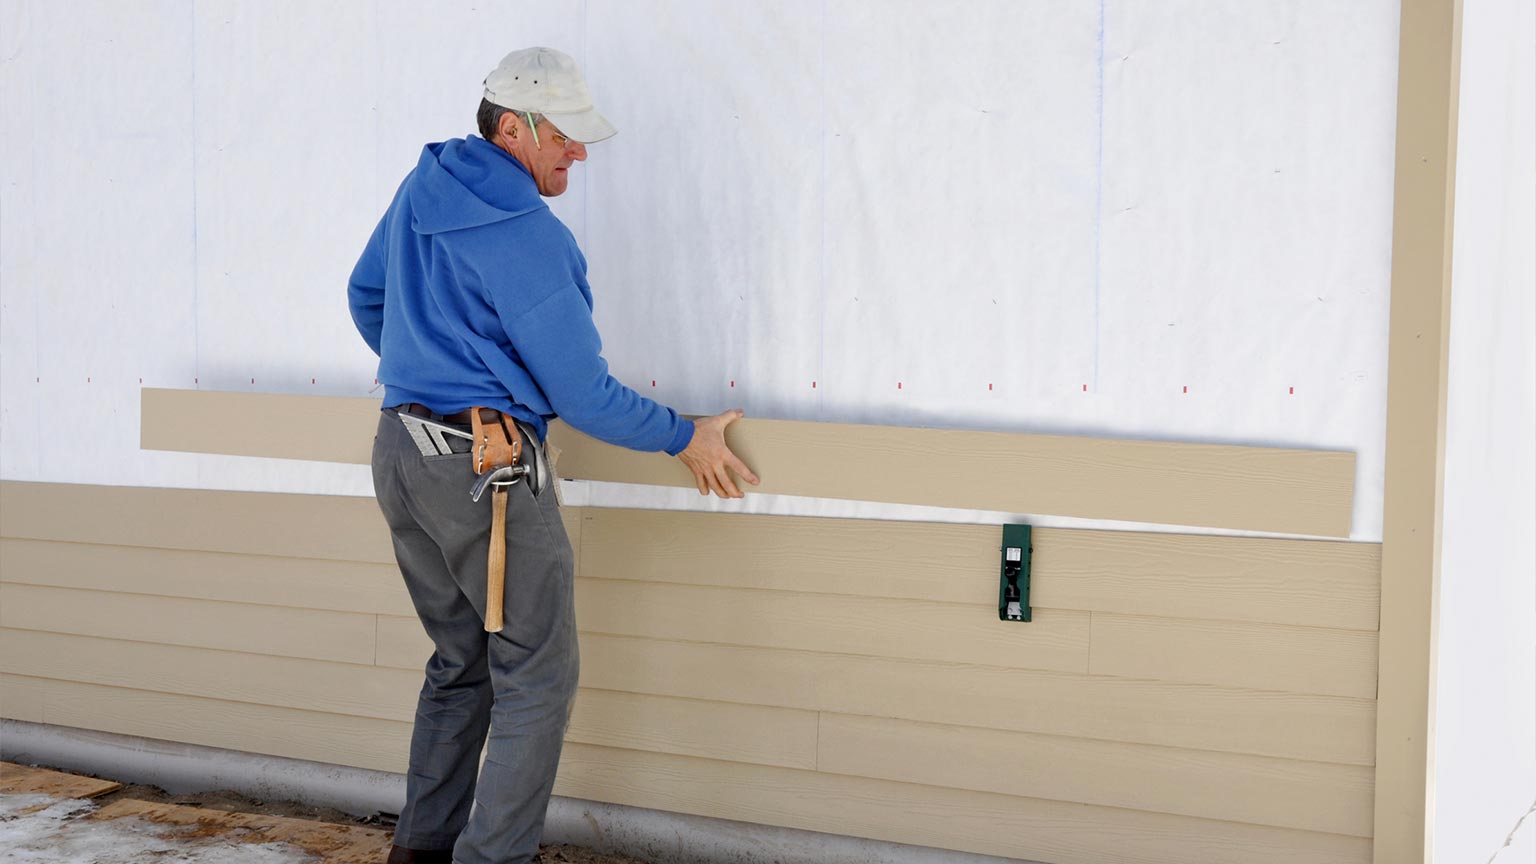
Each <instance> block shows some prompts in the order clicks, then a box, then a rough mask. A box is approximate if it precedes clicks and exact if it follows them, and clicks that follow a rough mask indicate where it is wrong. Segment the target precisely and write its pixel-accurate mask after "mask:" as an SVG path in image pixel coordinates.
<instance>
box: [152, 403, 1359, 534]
mask: <svg viewBox="0 0 1536 864" xmlns="http://www.w3.org/2000/svg"><path fill="white" fill-rule="evenodd" d="M237 406H244V407H237ZM378 407H379V405H378V402H377V400H374V399H358V398H344V397H318V396H287V395H277V394H255V393H215V392H210V391H203V390H179V391H178V390H155V389H148V388H147V389H145V390H144V394H143V416H144V420H143V430H142V438H141V446H143V447H146V448H154V449H174V450H185V451H192V452H200V453H228V454H237V455H256V456H278V457H283V458H302V459H321V460H326V461H347V462H360V463H366V462H368V461H369V453H370V450H371V447H372V436H373V431H374V429H375V427H376V425H377V422H378ZM230 413H239V414H243V415H247V416H262V417H265V418H267V420H268V423H266V424H264V425H265V426H272V427H280V428H283V429H287V430H291V431H288V432H286V433H284V434H281V435H266V434H257V433H254V432H253V433H248V434H243V435H230V434H227V433H226V432H225V431H224V430H222V427H220V430H219V431H218V432H217V434H214V433H212V432H210V431H209V429H210V427H209V425H208V424H205V423H200V422H197V421H198V420H200V419H203V418H206V417H210V416H227V415H228V414H230ZM316 422H320V423H325V424H327V425H328V427H329V430H331V431H328V433H327V434H325V435H313V434H309V435H305V434H301V432H300V430H303V431H305V432H312V430H313V428H314V425H315V423H316ZM730 434H731V441H732V447H733V449H735V450H736V452H737V453H739V454H741V455H742V456H743V458H744V459H746V461H747V463H748V464H750V465H753V466H754V467H755V468H756V470H757V472H758V473H759V474H760V475H761V476H762V477H763V478H764V479H763V485H762V486H761V487H758V489H757V491H759V492H762V493H769V494H784V495H808V496H813V497H819V498H849V499H857V500H864V501H888V502H893V503H906V504H925V505H936V506H940V507H963V508H967V509H985V510H999V511H1003V512H1010V513H1051V514H1055V515H1061V516H1083V517H1088V518H1095V519H1118V520H1128V521H1137V522H1164V523H1169V524H1176V525H1199V526H1208V527H1218V528H1241V529H1250V530H1258V531H1275V532H1283V533H1294V534H1317V535H1324V536H1334V537H1344V536H1348V535H1349V524H1350V516H1351V508H1352V499H1353V494H1354V464H1355V457H1354V454H1353V453H1341V452H1330V451H1322V450H1285V449H1278V448H1261V447H1236V446H1229V445H1219V444H1183V443H1172V442H1161V441H1128V440H1112V439H1104V438H1079V437H1069V436H1056V435H1020V434H1010V433H998V432H968V431H959V430H943V429H919V428H901V427H884V426H852V425H847V424H837V423H807V422H797V421H785V420H755V419H748V420H743V421H740V422H738V423H736V424H735V425H734V426H732V428H731V433H730ZM550 440H551V441H552V442H553V443H554V444H555V445H556V446H557V447H559V448H560V450H561V451H562V453H561V458H560V469H559V470H560V473H561V475H562V476H565V477H570V478H573V479H582V480H607V481H615V482H621V483H650V484H656V485H663V486H690V487H691V486H692V485H693V479H692V475H690V474H689V473H688V471H687V469H686V468H684V467H683V466H682V464H681V463H680V462H678V461H677V460H676V459H673V458H671V457H669V456H666V455H665V454H655V453H638V452H635V451H632V450H626V449H624V448H621V447H613V446H610V445H607V444H603V443H601V442H599V441H597V440H595V439H592V438H589V437H588V436H586V435H583V434H581V433H580V432H577V431H575V430H574V429H571V428H570V427H568V426H566V425H565V424H563V423H559V422H556V423H554V424H551V427H550ZM919 463H921V464H925V465H928V466H929V467H930V468H932V469H933V471H932V472H931V473H932V477H931V478H930V481H929V482H927V483H924V484H920V485H914V484H912V483H911V482H909V481H908V479H907V477H906V474H905V473H904V472H901V471H893V470H891V466H893V465H909V464H919Z"/></svg>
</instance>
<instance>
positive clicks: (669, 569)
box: [0, 481, 1380, 630]
mask: <svg viewBox="0 0 1536 864" xmlns="http://www.w3.org/2000/svg"><path fill="white" fill-rule="evenodd" d="M0 499H3V500H0V507H3V508H4V509H5V512H6V514H7V515H6V519H5V521H4V531H5V534H6V535H7V536H9V537H18V538H30V539H33V540H54V541H75V542H85V543H97V544H101V543H109V544H120V545H125V546H135V547H145V546H149V547H164V548H174V549H188V550H210V551H215V552H232V553H244V554H253V555H266V556H285V557H289V558H294V557H300V558H319V559H330V560H343V561H363V562H377V563H382V564H393V563H394V553H393V549H392V547H391V544H390V542H389V536H388V532H387V530H386V528H385V527H384V521H383V518H382V516H381V515H380V514H379V513H378V508H377V505H376V504H375V502H374V501H373V500H372V499H370V498H347V497H339V496H316V495H282V494H269V493H250V492H208V491H201V490H181V489H141V488H132V487H98V486H73V485H68V484H33V483H15V482H12V481H5V482H0ZM583 509H584V508H565V510H564V512H563V513H562V516H563V518H564V520H565V523H566V526H567V531H568V533H570V535H571V537H572V545H573V548H575V549H576V550H577V552H578V555H579V561H578V563H579V566H580V572H581V573H582V574H583V575H588V576H595V577H597V578H604V577H619V578H630V579H637V580H652V581H666V582H679V583H694V584H721V585H725V586H727V587H742V588H753V587H763V588H782V589H788V590H798V591H811V592H829V593H845V594H855V595H858V594H863V595H867V596H872V597H893V598H900V597H906V598H910V599H923V600H939V601H948V602H964V603H989V602H993V600H992V598H993V595H994V593H995V591H996V578H995V577H994V576H993V575H992V574H993V572H994V570H995V568H996V560H995V556H996V543H997V537H998V532H999V529H998V528H997V527H995V526H971V525H930V524H921V523H904V522H881V521H870V520H833V519H807V518H797V517H773V516H744V515H741V514H702V513H646V512H643V511H626V510H607V511H604V510H593V511H592V512H590V513H587V514H586V516H585V519H583V515H582V511H583ZM13 514H15V515H13ZM48 514H52V515H51V516H49V515H48ZM122 514H127V515H122ZM583 521H590V522H592V525H591V526H589V527H587V528H586V529H585V530H583V528H582V527H581V525H582V523H583ZM727 565H728V566H727ZM246 566H250V565H246ZM1379 567H1380V548H1379V547H1378V546H1376V545H1375V544H1361V543H1340V542H1326V541H1298V540H1274V539H1262V538H1246V537H1200V536H1194V535H1180V534H1147V533H1136V532H1113V531H1080V530H1070V529H1039V530H1038V531H1037V533H1036V537H1035V552H1034V569H1035V572H1036V574H1037V578H1036V580H1035V583H1034V585H1033V601H1034V603H1035V605H1037V606H1038V607H1041V608H1053V609H1080V610H1095V611H1106V612H1121V613H1126V614H1146V615H1160V616H1166V617H1187V618H1213V619H1225V620H1239V621H1249V620H1253V621H1264V622H1269V623H1279V624H1298V625H1310V626H1321V627H1335V628H1346V629H1365V630H1370V629H1375V626H1376V620H1377V609H1378V602H1379V596H1380V595H1379V581H1378V573H1379ZM397 596H398V595H397ZM380 611H386V610H380Z"/></svg>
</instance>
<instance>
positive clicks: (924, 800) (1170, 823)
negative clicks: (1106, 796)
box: [555, 744, 1370, 864]
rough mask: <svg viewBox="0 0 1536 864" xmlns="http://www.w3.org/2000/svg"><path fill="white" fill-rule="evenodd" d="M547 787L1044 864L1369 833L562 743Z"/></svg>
mask: <svg viewBox="0 0 1536 864" xmlns="http://www.w3.org/2000/svg"><path fill="white" fill-rule="evenodd" d="M555 793H556V794H558V795H566V796H570V797H573V798H584V799H588V800H594V801H606V802H611V803H615V804H627V805H630V806H636V807H647V808H651V809H660V810H670V811H673V812H678V813H691V814H695V815H699V816H712V817H716V818H722V819H734V820H741V821H747V822H756V823H759V824H764V825H782V826H786V827H790V828H800V829H805V830H809V831H823V832H828V833H833V834H844V835H852V836H856V837H870V838H874V839H879V840H888V841H892V842H896V843H910V844H914V845H920V846H932V847H938V848H943V849H958V850H962V851H967V852H976V853H981V854H986V855H1000V856H1006V857H1010V858H1021V859H1031V860H1039V861H1050V862H1053V864H1103V862H1106V861H1114V862H1117V864H1218V862H1219V864H1230V862H1236V861H1241V862H1244V864H1295V862H1297V861H1306V862H1308V864H1362V862H1365V861H1368V860H1369V859H1370V841H1369V840H1365V839H1363V838H1359V837H1347V836H1343V835H1337V834H1316V833H1308V832H1303V831H1293V830H1285V829H1279V828H1270V827H1265V826H1260V825H1243V824H1238V823H1232V822H1219V821H1214V820H1206V819H1193V818H1190V817H1185V816H1170V815H1166V814H1160V813H1142V812H1138V811H1134V810H1119V809H1110V808H1104V807H1095V806H1091V805H1085V804H1069V803H1062V802H1055V801H1042V800H1039V799H1031V798H1018V797H1011V796H1004V795H997V794H994V793H986V792H971V791H964V790H956V789H943V788H939V787H933V786H919V785H915V784H910V783H894V782H891V781H886V780H871V779H866V778H859V777H847V776H841V775H835V774H826V773H821V772H813V771H794V770H790V769H785V768H770V767H763V766H744V765H740V764H736V763H730V762H716V761H713V760H708V759H696V758H688V757H681V756H667V755H659V754H651V753H640V752H635V751H627V750H614V749H610V748H606V747H593V746H589V745H584V744H569V745H567V746H566V748H565V752H564V754H563V756H562V759H561V762H560V776H559V779H558V780H557V781H556V784H555Z"/></svg>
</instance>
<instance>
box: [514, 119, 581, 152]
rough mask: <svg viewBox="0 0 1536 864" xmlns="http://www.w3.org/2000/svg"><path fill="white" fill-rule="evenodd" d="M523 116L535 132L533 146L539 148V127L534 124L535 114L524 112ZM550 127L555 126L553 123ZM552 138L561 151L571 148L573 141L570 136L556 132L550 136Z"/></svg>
mask: <svg viewBox="0 0 1536 864" xmlns="http://www.w3.org/2000/svg"><path fill="white" fill-rule="evenodd" d="M523 116H524V117H525V118H527V120H528V128H529V129H530V130H531V131H532V132H533V146H534V147H538V146H539V127H538V125H537V124H535V123H534V122H533V114H532V113H529V112H524V113H523ZM549 125H551V126H553V125H555V124H553V123H551V124H549ZM550 138H551V140H552V141H553V142H554V143H555V144H558V145H560V149H561V150H564V149H565V148H567V147H569V146H571V139H570V138H569V137H568V136H565V135H561V134H560V133H559V132H555V133H554V134H552V135H551V136H550Z"/></svg>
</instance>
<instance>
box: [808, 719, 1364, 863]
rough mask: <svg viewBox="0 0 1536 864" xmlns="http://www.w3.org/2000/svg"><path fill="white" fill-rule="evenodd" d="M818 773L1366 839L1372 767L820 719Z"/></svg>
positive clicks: (955, 728) (877, 721) (894, 722)
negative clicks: (823, 772)
mask: <svg viewBox="0 0 1536 864" xmlns="http://www.w3.org/2000/svg"><path fill="white" fill-rule="evenodd" d="M819 740H820V745H819V752H820V757H819V759H818V762H817V768H818V769H819V770H822V771H829V772H832V773H835V774H850V775H855V776H859V777H873V778H878V779H884V780H896V781H902V782H908V783H921V784H925V785H930V786H944V787H947V788H952V789H971V790H975V791H980V792H998V793H1001V794H1005V795H1021V796H1026V797H1034V798H1046V799H1051V800H1055V801H1075V802H1079V803H1083V804H1099V805H1104V806H1109V807H1124V808H1129V809H1132V810H1145V811H1149V812H1156V813H1172V814H1177V815H1183V816H1196V817H1201V818H1206V819H1220V820H1224V821H1229V822H1249V823H1252V824H1255V825H1271V826H1275V827H1279V828H1297V829H1301V830H1306V831H1320V832H1324V833H1330V834H1351V835H1355V836H1359V837H1369V836H1371V808H1372V802H1373V800H1374V799H1373V797H1372V789H1371V775H1372V771H1371V769H1370V768H1365V767H1360V766H1355V765H1328V764H1324V763H1320V762H1299V761H1295V760H1290V759H1272V758H1267V757H1262V756H1244V755H1236V754H1226V753H1211V752H1209V751H1198V750H1180V749H1174V748H1167V747H1148V746H1145V745H1139V744H1122V743H1118V742H1112V741H1095V740H1090V739H1084V738H1065V737H1060V736H1053V735H1031V734H1028V733H1021V732H998V731H993V730H987V729H972V728H968V727H963V726H942V725H937V724H930V723H912V722H909V721H904V720H887V719H882V718H875V717H856V716H849V715H842V714H830V713H825V714H822V715H821V726H820V739H819Z"/></svg>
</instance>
